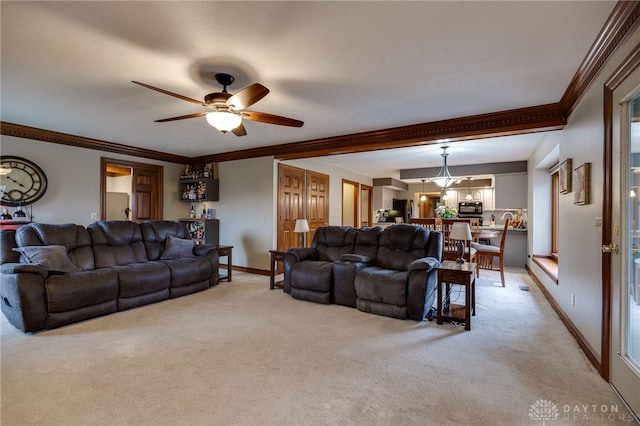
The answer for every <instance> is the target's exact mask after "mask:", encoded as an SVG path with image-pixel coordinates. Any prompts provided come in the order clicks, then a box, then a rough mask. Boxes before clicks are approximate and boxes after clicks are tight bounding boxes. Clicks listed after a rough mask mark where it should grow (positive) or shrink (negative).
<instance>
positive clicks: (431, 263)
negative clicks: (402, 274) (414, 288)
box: [409, 257, 440, 272]
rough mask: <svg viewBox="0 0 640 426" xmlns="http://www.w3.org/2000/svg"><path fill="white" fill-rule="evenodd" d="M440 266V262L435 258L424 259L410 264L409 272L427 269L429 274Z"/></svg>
mask: <svg viewBox="0 0 640 426" xmlns="http://www.w3.org/2000/svg"><path fill="white" fill-rule="evenodd" d="M438 266H440V261H439V260H438V259H436V258H435V257H422V258H420V259H416V260H414V261H413V262H411V263H410V264H409V272H411V271H417V270H422V269H426V270H427V272H429V271H431V270H432V269H434V268H437V267H438Z"/></svg>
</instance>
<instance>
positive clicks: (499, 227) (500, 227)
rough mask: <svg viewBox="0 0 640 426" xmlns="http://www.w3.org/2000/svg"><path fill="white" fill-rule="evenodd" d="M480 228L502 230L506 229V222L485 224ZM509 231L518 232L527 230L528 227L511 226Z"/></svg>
mask: <svg viewBox="0 0 640 426" xmlns="http://www.w3.org/2000/svg"><path fill="white" fill-rule="evenodd" d="M480 228H482V229H488V230H491V231H502V230H503V229H504V224H503V225H494V226H490V225H483V226H481V227H480ZM509 231H516V232H527V228H513V227H511V226H510V227H509Z"/></svg>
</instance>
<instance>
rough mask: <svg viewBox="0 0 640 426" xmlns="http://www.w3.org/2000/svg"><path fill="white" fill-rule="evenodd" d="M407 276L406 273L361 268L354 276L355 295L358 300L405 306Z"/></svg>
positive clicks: (371, 267) (377, 268)
mask: <svg viewBox="0 0 640 426" xmlns="http://www.w3.org/2000/svg"><path fill="white" fill-rule="evenodd" d="M407 275H408V272H406V271H396V270H392V269H383V268H380V267H379V266H370V267H367V268H363V269H362V270H360V271H359V272H358V273H357V274H356V280H355V288H356V295H357V296H358V299H364V300H370V301H373V302H378V303H384V304H387V305H397V306H405V305H406V304H407Z"/></svg>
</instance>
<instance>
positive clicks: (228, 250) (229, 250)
mask: <svg viewBox="0 0 640 426" xmlns="http://www.w3.org/2000/svg"><path fill="white" fill-rule="evenodd" d="M232 255H233V246H218V258H220V257H224V256H227V275H218V282H220V281H224V280H227V282H229V283H230V282H231V271H232V270H231V257H232Z"/></svg>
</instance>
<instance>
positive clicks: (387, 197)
mask: <svg viewBox="0 0 640 426" xmlns="http://www.w3.org/2000/svg"><path fill="white" fill-rule="evenodd" d="M394 198H397V197H396V191H394V190H392V189H389V188H385V187H382V186H374V187H373V200H374V210H380V209H382V210H387V211H388V210H393V199H394Z"/></svg>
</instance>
